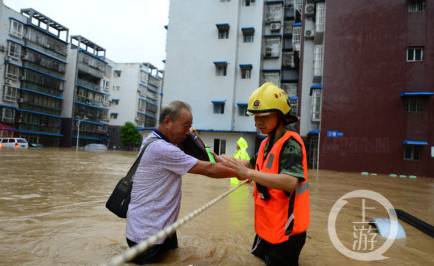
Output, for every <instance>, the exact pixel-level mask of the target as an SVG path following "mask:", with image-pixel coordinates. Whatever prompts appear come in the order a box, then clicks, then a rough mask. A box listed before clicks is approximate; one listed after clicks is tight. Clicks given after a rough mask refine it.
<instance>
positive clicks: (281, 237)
mask: <svg viewBox="0 0 434 266" xmlns="http://www.w3.org/2000/svg"><path fill="white" fill-rule="evenodd" d="M289 138H294V139H295V140H296V141H297V142H298V143H299V144H300V146H301V149H302V155H303V158H302V165H303V172H304V181H303V182H299V183H298V184H297V187H296V188H295V189H294V191H292V192H291V193H290V194H289V195H288V194H287V192H285V191H283V190H280V189H275V188H268V192H269V194H270V198H269V199H267V200H264V199H263V198H261V194H260V193H259V191H258V190H257V189H256V186H254V190H253V196H254V199H255V230H256V233H257V234H258V235H259V236H260V237H261V238H262V239H264V240H266V241H268V242H270V243H272V244H278V243H282V242H285V241H287V240H288V239H289V238H290V236H292V235H296V234H300V233H303V232H306V230H307V227H308V225H309V183H308V176H307V157H306V149H305V147H304V143H303V140H302V139H301V137H300V136H299V135H298V134H297V133H295V132H293V131H286V133H285V134H284V135H283V136H282V137H280V138H279V139H278V140H277V141H276V142H275V143H274V145H273V147H272V148H271V150H270V152H269V153H268V154H267V157H266V158H264V152H265V146H266V144H267V143H268V141H269V139H268V138H266V139H264V140H263V141H262V143H261V146H260V148H259V152H258V158H257V159H256V170H260V171H261V172H265V173H273V174H278V173H279V170H280V169H279V161H280V158H279V157H280V151H281V150H282V147H283V145H284V144H285V142H286V141H287V140H288V139H289Z"/></svg>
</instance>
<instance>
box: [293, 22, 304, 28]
mask: <svg viewBox="0 0 434 266" xmlns="http://www.w3.org/2000/svg"><path fill="white" fill-rule="evenodd" d="M301 25H302V24H301V22H294V23H292V26H293V27H301Z"/></svg>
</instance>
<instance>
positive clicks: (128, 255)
mask: <svg viewBox="0 0 434 266" xmlns="http://www.w3.org/2000/svg"><path fill="white" fill-rule="evenodd" d="M246 182H247V180H244V181H242V182H241V183H240V184H238V185H237V186H236V187H233V188H232V189H230V190H228V191H226V192H225V193H223V194H221V195H220V196H218V197H217V198H215V199H213V200H211V201H209V202H208V203H206V204H205V205H203V206H202V207H200V208H198V209H196V210H195V211H193V212H191V213H189V214H187V215H185V216H184V217H182V218H181V219H178V220H177V221H176V222H174V223H173V224H171V225H169V226H167V227H166V228H164V229H162V230H161V231H160V232H158V233H156V234H155V235H153V236H151V237H149V238H148V239H146V240H144V241H142V242H140V243H139V244H137V245H136V246H134V247H131V248H129V249H127V250H125V251H124V252H123V253H122V254H120V255H118V256H116V257H113V258H112V259H111V260H110V262H109V263H107V264H105V265H106V266H117V265H122V264H124V263H126V262H128V261H130V260H132V259H134V258H135V257H136V256H137V255H139V254H141V253H142V252H144V251H145V250H147V249H148V248H150V247H151V246H152V245H154V244H155V243H156V242H157V241H159V240H163V239H165V238H166V237H168V236H169V235H171V234H173V233H174V232H175V230H176V229H178V228H179V227H181V225H183V224H185V223H186V222H188V221H190V220H191V219H193V218H194V217H196V216H197V215H199V214H200V213H202V212H203V211H204V210H206V209H208V208H209V207H211V206H212V205H214V204H216V203H217V202H219V201H220V200H222V199H223V198H224V197H226V196H227V195H229V194H230V193H232V192H234V191H235V190H236V189H238V188H239V187H241V186H242V185H244V184H245V183H246Z"/></svg>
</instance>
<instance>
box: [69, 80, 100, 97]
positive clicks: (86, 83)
mask: <svg viewBox="0 0 434 266" xmlns="http://www.w3.org/2000/svg"><path fill="white" fill-rule="evenodd" d="M76 84H77V86H79V87H81V88H83V89H87V90H90V91H93V92H96V93H101V94H105V95H108V93H105V92H103V91H102V90H101V86H99V84H95V83H92V82H89V81H85V80H83V79H79V78H77V81H76Z"/></svg>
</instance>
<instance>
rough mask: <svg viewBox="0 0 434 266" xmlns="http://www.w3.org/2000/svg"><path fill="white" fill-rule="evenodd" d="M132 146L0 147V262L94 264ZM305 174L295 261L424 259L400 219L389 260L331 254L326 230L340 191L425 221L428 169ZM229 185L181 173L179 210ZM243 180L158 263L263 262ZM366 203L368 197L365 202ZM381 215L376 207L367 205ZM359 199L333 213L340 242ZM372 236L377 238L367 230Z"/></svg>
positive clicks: (422, 248)
mask: <svg viewBox="0 0 434 266" xmlns="http://www.w3.org/2000/svg"><path fill="white" fill-rule="evenodd" d="M134 158H135V153H132V152H108V153H88V152H78V153H76V152H75V151H73V150H65V149H63V150H62V149H40V150H28V151H16V152H15V151H4V150H2V151H0V176H1V179H0V223H1V227H0V265H100V264H102V263H104V262H108V261H109V260H110V259H111V258H112V257H113V256H115V255H117V254H119V253H121V252H122V251H123V250H124V249H126V248H127V245H126V243H125V236H124V235H125V220H123V219H119V218H117V217H115V216H114V215H113V214H111V213H110V212H109V211H108V210H106V209H105V206H104V204H105V201H106V199H107V197H108V195H109V194H110V193H111V191H112V189H113V188H114V186H115V184H116V182H117V181H118V179H119V178H120V177H121V176H123V175H124V174H125V173H126V172H127V170H128V168H129V167H130V165H131V164H132V162H133V161H134ZM315 175H316V172H315V171H312V172H311V174H310V177H311V225H310V230H309V231H308V238H307V241H306V245H305V248H304V249H303V251H302V254H301V259H300V264H301V265H349V264H351V265H378V264H385V265H434V253H433V251H434V239H433V238H431V237H429V236H428V235H426V234H424V233H422V232H420V231H418V230H416V229H415V228H413V227H412V226H410V225H408V224H406V223H404V222H401V224H402V225H403V226H404V229H405V231H406V233H407V238H405V239H402V240H396V241H395V242H394V244H393V245H392V247H391V248H390V249H389V250H388V251H387V252H386V253H385V256H387V257H389V259H387V260H384V261H380V262H359V261H354V260H351V259H349V258H347V257H345V256H343V255H341V254H340V253H339V252H338V251H337V250H336V249H335V248H334V247H333V245H332V243H331V241H330V239H329V236H328V233H327V219H328V216H329V212H330V209H331V207H332V206H333V204H334V203H335V201H336V200H337V199H338V198H340V197H341V196H342V195H344V194H345V193H347V192H350V191H353V190H356V189H369V190H373V191H376V192H378V193H381V194H382V195H383V196H385V197H386V198H387V199H388V200H389V201H390V202H391V203H392V204H393V205H394V207H395V208H398V209H402V210H405V211H407V212H409V213H410V214H412V215H414V216H416V217H418V218H420V219H422V220H424V221H426V222H428V223H430V224H434V178H423V177H418V178H417V179H416V180H410V179H403V178H399V177H398V178H392V177H388V176H381V175H378V176H361V175H360V173H352V174H350V173H338V172H331V171H320V173H319V177H316V176H315ZM229 188H230V186H229V181H228V180H216V179H210V178H206V177H202V176H196V175H187V176H185V177H184V179H183V195H182V197H183V198H182V207H181V216H183V215H185V214H187V213H189V212H191V211H193V210H195V209H196V208H198V207H200V206H202V205H203V204H205V203H206V202H208V201H209V200H211V199H213V198H215V197H217V196H218V195H220V194H222V193H223V192H225V191H227V190H228V189H229ZM251 191H252V186H251V185H245V186H243V187H241V188H240V189H238V190H237V191H235V192H234V193H232V194H230V195H229V196H228V197H227V198H225V199H224V200H222V201H220V202H219V203H217V204H216V205H214V206H213V207H211V208H210V209H208V210H207V211H205V212H204V213H203V214H201V215H200V216H199V217H197V218H195V219H193V220H192V221H190V222H189V223H187V224H186V225H184V226H183V227H181V228H180V229H179V230H178V239H179V246H180V247H179V249H178V250H176V251H173V252H172V253H170V256H169V257H168V258H167V259H166V260H165V261H164V263H163V264H160V265H263V263H262V262H261V261H260V260H258V259H256V258H255V257H254V256H253V255H251V254H250V253H249V251H250V248H251V243H252V240H253V236H254V229H253V201H252V196H251ZM368 203H369V204H371V205H375V203H373V202H368ZM371 213H374V214H375V215H378V216H384V215H385V212H384V210H380V209H379V210H374V211H372V212H371ZM361 215H362V214H361V210H360V200H359V201H357V200H354V201H350V204H349V207H348V208H345V209H344V210H343V211H342V212H341V214H340V215H339V217H338V220H337V224H338V228H337V231H338V235H339V237H340V239H341V241H342V242H343V243H344V244H345V245H346V246H347V247H349V248H351V245H352V243H353V230H352V228H353V227H352V226H353V224H352V222H355V221H357V220H360V219H361V217H362V216H361ZM377 239H378V240H379V242H380V243H381V240H380V239H381V238H380V237H378V238H377Z"/></svg>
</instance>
